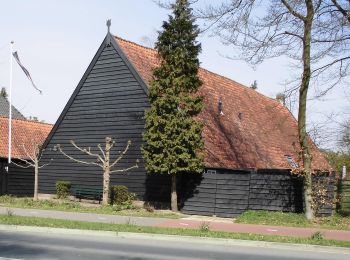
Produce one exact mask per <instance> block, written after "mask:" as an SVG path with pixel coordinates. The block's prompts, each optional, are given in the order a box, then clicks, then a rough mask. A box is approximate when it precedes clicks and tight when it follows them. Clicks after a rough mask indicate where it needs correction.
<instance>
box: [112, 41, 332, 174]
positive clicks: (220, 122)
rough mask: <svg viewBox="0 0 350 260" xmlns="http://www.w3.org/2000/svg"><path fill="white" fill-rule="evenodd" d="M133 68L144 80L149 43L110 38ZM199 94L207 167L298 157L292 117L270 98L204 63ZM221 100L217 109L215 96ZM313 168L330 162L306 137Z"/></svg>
mask: <svg viewBox="0 0 350 260" xmlns="http://www.w3.org/2000/svg"><path fill="white" fill-rule="evenodd" d="M115 40H116V42H117V44H118V45H119V46H120V47H121V49H122V51H123V52H124V54H125V55H126V56H127V58H128V59H129V61H130V62H131V64H132V65H133V66H134V67H135V69H136V71H137V72H138V73H139V74H140V76H141V77H142V78H143V80H144V81H145V82H146V83H147V84H148V83H149V82H150V81H151V80H152V69H153V68H154V67H155V66H157V65H158V64H159V59H158V55H157V52H156V51H155V50H154V49H151V48H146V47H143V46H141V45H138V44H135V43H133V42H129V41H126V40H123V39H121V38H118V37H116V38H115ZM199 76H200V78H201V79H202V81H203V85H202V87H201V89H200V91H199V92H200V94H201V95H203V96H204V102H205V107H204V110H203V111H202V113H201V114H200V119H201V120H202V121H203V122H204V123H205V127H204V130H203V135H204V142H205V153H206V156H205V164H206V166H207V167H213V168H284V169H289V168H291V163H290V161H291V160H290V158H292V159H293V160H294V161H295V162H298V161H299V160H298V158H299V152H300V145H299V141H298V128H297V127H298V126H297V121H296V119H295V118H294V116H293V115H292V114H291V112H290V111H289V110H288V109H287V108H286V107H285V106H283V105H282V104H280V103H279V102H278V101H276V100H275V99H272V98H269V97H266V96H264V95H262V94H260V93H259V92H257V91H256V90H253V89H251V88H248V87H246V86H243V85H242V84H239V83H237V82H235V81H233V80H231V79H229V78H226V77H223V76H220V75H218V74H215V73H213V72H210V71H208V70H205V69H200V70H199ZM220 99H221V100H222V112H223V114H220V111H219V100H220ZM310 143H311V150H312V156H313V165H312V167H313V168H314V169H319V170H323V169H329V168H330V166H329V164H328V162H327V160H326V159H325V157H324V155H323V153H321V152H320V151H319V150H318V149H317V147H316V146H315V145H314V144H313V143H312V142H311V141H310Z"/></svg>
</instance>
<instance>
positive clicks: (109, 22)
mask: <svg viewBox="0 0 350 260" xmlns="http://www.w3.org/2000/svg"><path fill="white" fill-rule="evenodd" d="M106 24H107V28H108V33H110V27H111V19H108V20H107V23H106Z"/></svg>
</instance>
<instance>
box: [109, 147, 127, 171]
mask: <svg viewBox="0 0 350 260" xmlns="http://www.w3.org/2000/svg"><path fill="white" fill-rule="evenodd" d="M130 145H131V141H128V143H127V145H126V147H125V149H124V151H123V152H122V153H121V154H120V155H119V156H118V158H117V159H116V160H115V161H114V162H113V163H112V164H111V167H114V166H115V165H116V164H117V163H118V162H119V161H120V160H121V159H122V158H123V157H124V155H125V154H126V152H127V151H128V150H129V147H130Z"/></svg>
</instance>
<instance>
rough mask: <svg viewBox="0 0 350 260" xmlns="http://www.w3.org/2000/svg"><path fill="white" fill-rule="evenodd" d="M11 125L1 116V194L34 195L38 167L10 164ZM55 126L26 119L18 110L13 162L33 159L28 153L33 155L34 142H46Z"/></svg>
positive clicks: (13, 132) (14, 130)
mask: <svg viewBox="0 0 350 260" xmlns="http://www.w3.org/2000/svg"><path fill="white" fill-rule="evenodd" d="M4 107H5V106H4ZM8 126H9V119H8V117H4V116H1V115H0V133H1V135H0V195H4V194H11V195H16V196H33V193H34V169H33V168H20V167H17V166H16V165H14V164H11V165H8ZM51 128H52V125H51V124H45V123H40V122H35V121H30V120H26V119H25V117H24V116H23V115H22V114H20V113H19V112H18V111H17V110H14V111H13V119H12V153H11V154H12V161H13V162H15V163H16V164H17V165H19V164H21V162H22V161H21V160H29V157H28V154H29V155H32V154H33V144H34V145H35V144H42V143H43V142H44V141H45V139H46V137H47V136H48V134H49V132H50V130H51Z"/></svg>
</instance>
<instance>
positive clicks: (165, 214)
mask: <svg viewBox="0 0 350 260" xmlns="http://www.w3.org/2000/svg"><path fill="white" fill-rule="evenodd" d="M0 206H3V207H10V208H30V209H46V210H60V211H73V212H87V213H97V214H112V215H122V216H133V217H158V218H159V217H160V218H172V219H176V218H180V217H182V216H183V215H181V214H178V213H172V212H170V211H159V210H155V211H153V212H149V211H147V210H146V209H144V208H141V207H135V208H132V209H122V210H121V209H120V207H119V208H118V207H114V206H101V205H96V204H95V205H92V206H91V205H90V206H87V205H84V204H82V203H79V202H74V201H69V200H56V199H51V200H38V201H34V200H33V199H32V198H16V197H13V196H8V195H4V196H0Z"/></svg>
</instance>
